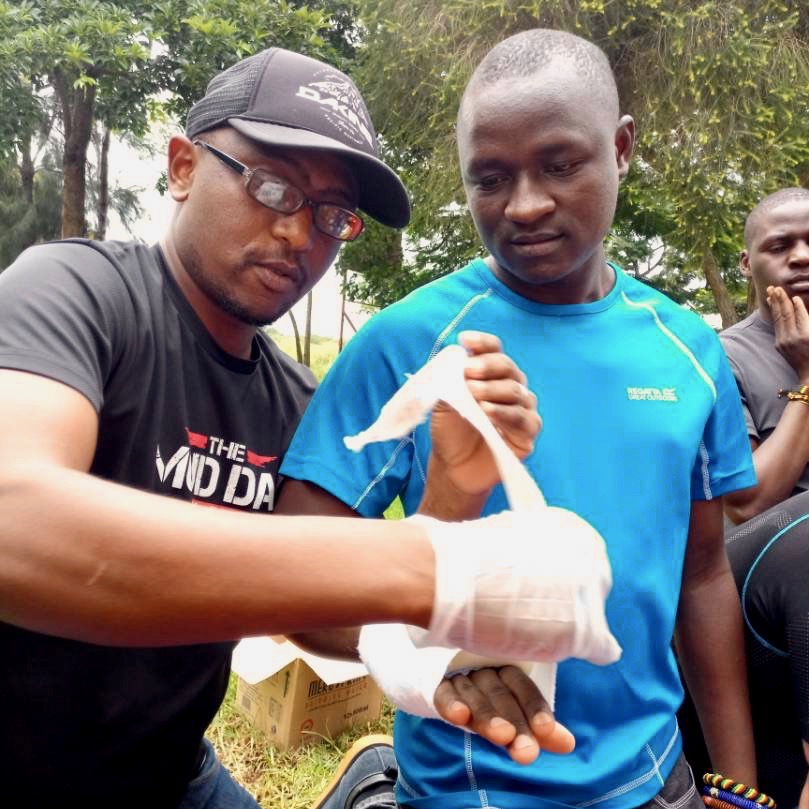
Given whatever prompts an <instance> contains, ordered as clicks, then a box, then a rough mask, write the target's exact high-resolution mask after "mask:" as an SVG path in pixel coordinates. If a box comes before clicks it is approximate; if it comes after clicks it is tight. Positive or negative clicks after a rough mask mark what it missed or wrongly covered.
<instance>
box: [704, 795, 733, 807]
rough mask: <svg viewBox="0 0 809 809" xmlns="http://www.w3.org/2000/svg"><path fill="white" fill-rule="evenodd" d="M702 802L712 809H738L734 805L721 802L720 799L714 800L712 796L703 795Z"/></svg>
mask: <svg viewBox="0 0 809 809" xmlns="http://www.w3.org/2000/svg"><path fill="white" fill-rule="evenodd" d="M702 802H703V803H704V804H705V805H706V806H708V807H710V809H736V807H735V806H734V805H733V804H732V803H728V802H727V801H721V800H719V798H712V797H711V796H710V795H703V796H702Z"/></svg>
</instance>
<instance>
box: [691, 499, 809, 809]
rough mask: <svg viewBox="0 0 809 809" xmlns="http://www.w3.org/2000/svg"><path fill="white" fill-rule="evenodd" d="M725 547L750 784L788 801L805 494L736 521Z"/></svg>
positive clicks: (800, 766)
mask: <svg viewBox="0 0 809 809" xmlns="http://www.w3.org/2000/svg"><path fill="white" fill-rule="evenodd" d="M727 552H728V558H729V559H730V564H731V567H732V569H733V575H734V577H735V579H736V585H737V587H738V589H739V594H740V596H741V599H742V610H743V614H744V629H745V645H746V651H747V669H748V677H749V684H750V702H751V708H752V714H753V735H754V738H755V742H756V764H757V769H758V787H759V788H760V789H761V790H762V791H763V792H766V793H767V794H768V795H771V796H772V797H773V798H775V800H776V801H777V802H778V804H779V806H784V807H791V806H796V805H797V803H798V798H799V797H800V793H801V789H802V787H803V784H804V782H805V781H806V774H807V763H806V758H805V756H804V752H803V745H802V739H804V740H806V741H807V742H809V492H804V493H802V494H799V495H795V496H793V497H791V498H790V499H788V500H786V501H784V502H783V503H780V504H779V505H777V506H773V507H772V508H771V509H769V510H768V511H765V512H764V513H763V514H761V515H759V516H758V517H756V518H754V519H752V520H750V521H748V522H746V523H744V524H743V525H741V526H739V528H738V529H736V530H735V531H734V532H733V533H731V534H730V535H729V536H728V538H727ZM715 651H716V654H717V655H719V656H720V657H721V655H722V650H721V649H717V650H715ZM692 710H693V706H691V705H690V704H686V705H685V706H684V710H683V715H682V716H681V719H682V723H683V736H684V740H685V746H686V755H687V756H689V758H690V759H691V760H692V762H691V763H692V765H693V766H695V767H699V768H700V769H702V768H703V767H707V766H708V763H707V760H706V756H705V753H704V747H702V748H701V745H702V740H701V738H700V736H699V726H698V725H696V724H695V723H694V717H693V714H692ZM724 775H727V776H728V777H731V778H732V777H733V774H732V773H724Z"/></svg>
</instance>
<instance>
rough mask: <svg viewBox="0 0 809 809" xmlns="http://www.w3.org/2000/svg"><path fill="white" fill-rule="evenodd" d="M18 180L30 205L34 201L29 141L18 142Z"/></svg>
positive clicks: (32, 165) (32, 167)
mask: <svg viewBox="0 0 809 809" xmlns="http://www.w3.org/2000/svg"><path fill="white" fill-rule="evenodd" d="M20 180H21V181H22V193H23V197H24V198H25V201H26V202H27V203H28V204H29V205H30V204H31V203H33V201H34V161H33V160H31V143H30V141H28V140H27V139H26V142H24V143H22V144H20Z"/></svg>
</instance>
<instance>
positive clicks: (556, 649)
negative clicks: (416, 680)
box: [408, 506, 621, 665]
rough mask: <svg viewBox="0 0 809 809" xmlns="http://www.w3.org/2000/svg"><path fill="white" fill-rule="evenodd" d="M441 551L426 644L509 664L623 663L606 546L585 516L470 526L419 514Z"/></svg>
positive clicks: (546, 511)
mask: <svg viewBox="0 0 809 809" xmlns="http://www.w3.org/2000/svg"><path fill="white" fill-rule="evenodd" d="M408 519H409V520H417V521H418V522H419V523H420V524H421V525H423V526H424V527H425V528H426V529H427V533H428V536H429V538H430V541H431V543H432V546H433V553H434V554H435V571H436V573H435V602H434V606H433V614H432V617H431V620H430V625H429V627H428V629H427V630H426V632H424V633H422V636H420V637H419V639H418V645H419V646H421V647H426V646H440V647H447V648H450V649H462V650H464V651H467V652H472V653H475V654H478V655H481V656H484V657H490V658H495V659H499V660H521V661H537V662H548V663H553V662H558V661H559V660H564V659H565V658H568V657H578V658H581V659H583V660H589V661H590V662H591V663H595V664H596V665H606V664H608V663H614V662H615V661H616V660H618V658H619V657H620V656H621V647H620V646H619V645H618V642H617V641H616V640H615V638H614V637H613V635H612V633H611V632H610V630H609V627H608V626H607V619H606V614H605V602H606V599H607V596H608V594H609V591H610V589H611V587H612V572H611V570H610V564H609V559H608V557H607V551H606V544H605V542H604V539H603V538H602V537H601V536H600V534H599V533H598V532H597V531H596V530H595V529H594V528H593V527H592V526H591V525H590V524H589V523H587V522H586V521H585V520H583V519H582V518H581V517H579V516H578V515H577V514H574V513H573V512H572V511H568V510H567V509H562V508H556V507H553V506H549V507H541V508H537V509H530V510H526V511H503V512H501V513H499V514H494V515H492V516H489V517H484V518H482V519H478V520H470V521H468V522H440V521H439V520H435V519H432V518H430V517H426V516H422V515H414V516H412V517H409V518H408Z"/></svg>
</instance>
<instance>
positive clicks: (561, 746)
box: [500, 666, 576, 753]
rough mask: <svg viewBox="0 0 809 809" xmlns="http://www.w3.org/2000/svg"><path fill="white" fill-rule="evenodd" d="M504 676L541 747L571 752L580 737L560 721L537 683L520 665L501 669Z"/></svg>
mask: <svg viewBox="0 0 809 809" xmlns="http://www.w3.org/2000/svg"><path fill="white" fill-rule="evenodd" d="M500 679H501V680H502V681H503V683H504V684H505V685H506V686H507V687H508V689H509V690H510V691H511V693H512V694H513V695H514V698H515V699H516V701H517V702H518V703H519V705H520V709H521V711H522V714H523V716H526V717H529V720H530V729H531V731H532V732H533V734H534V737H535V738H536V740H537V742H538V743H539V746H540V748H541V749H542V750H547V751H549V752H551V753H571V752H572V751H573V749H574V748H575V746H576V739H575V738H574V736H573V734H572V733H571V732H570V731H569V730H568V729H567V728H566V727H565V726H564V725H562V724H561V723H559V722H557V721H556V719H555V718H554V716H553V713H552V712H551V709H550V707H549V706H548V703H547V701H546V700H545V698H544V697H543V696H542V694H541V693H540V691H539V689H538V688H537V686H536V683H534V681H533V680H532V679H531V678H530V677H529V676H528V675H527V674H526V673H525V672H524V671H523V670H522V669H519V668H517V667H516V666H504V667H503V668H502V669H500Z"/></svg>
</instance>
